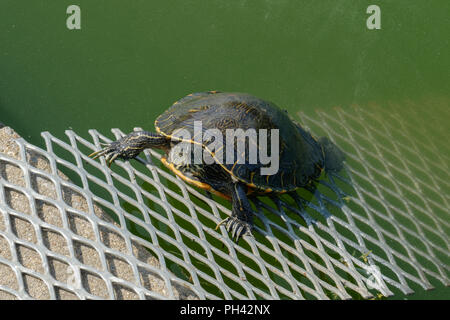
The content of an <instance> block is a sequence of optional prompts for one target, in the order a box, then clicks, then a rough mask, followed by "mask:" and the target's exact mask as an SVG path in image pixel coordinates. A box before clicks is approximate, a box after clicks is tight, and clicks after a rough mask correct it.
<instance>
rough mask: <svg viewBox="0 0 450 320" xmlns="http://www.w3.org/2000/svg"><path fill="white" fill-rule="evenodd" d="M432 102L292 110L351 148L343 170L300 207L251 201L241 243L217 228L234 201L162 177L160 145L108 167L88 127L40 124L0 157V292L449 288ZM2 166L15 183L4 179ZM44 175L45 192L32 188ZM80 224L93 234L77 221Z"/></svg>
mask: <svg viewBox="0 0 450 320" xmlns="http://www.w3.org/2000/svg"><path fill="white" fill-rule="evenodd" d="M437 105H438V106H437V107H436V108H439V112H430V113H429V114H425V115H422V114H421V115H420V117H419V116H418V115H414V114H410V113H408V116H409V117H410V118H411V119H406V118H405V115H404V114H401V113H400V112H397V111H395V108H389V109H387V108H385V109H383V108H380V107H376V106H370V107H367V108H365V109H362V108H354V109H348V110H343V109H335V110H333V111H331V112H327V113H324V112H316V113H313V114H306V113H299V117H300V119H302V121H303V124H304V125H305V126H306V127H309V128H310V129H311V130H312V132H314V133H315V134H316V135H327V136H329V137H330V138H331V139H332V140H333V141H334V142H336V143H337V145H339V146H340V147H341V148H342V149H343V150H344V151H345V152H346V154H347V164H346V167H345V169H344V170H343V171H342V172H341V173H340V174H339V175H329V176H328V177H326V178H324V179H322V180H321V182H320V184H319V187H318V188H317V190H316V191H315V193H314V195H313V194H311V193H310V192H309V191H307V190H301V191H300V192H299V194H300V196H301V197H302V198H303V199H304V200H305V201H304V203H305V205H304V206H303V208H302V207H298V206H297V205H296V204H295V203H294V202H293V201H292V199H290V198H288V197H285V196H283V197H281V202H280V203H278V204H279V205H280V206H279V207H277V204H276V203H274V202H272V201H271V200H270V199H268V198H260V199H259V200H255V201H254V209H255V212H256V215H257V217H256V219H255V224H256V231H255V232H254V237H249V236H246V237H244V238H243V239H242V240H240V242H239V244H236V243H234V242H232V241H231V240H230V238H229V236H228V234H227V232H226V231H225V229H224V227H221V228H220V229H219V230H217V231H215V230H214V227H215V226H216V224H217V223H218V222H219V221H221V220H222V219H224V218H225V217H226V216H227V215H229V214H230V210H229V208H230V205H229V204H228V203H227V202H226V201H222V200H219V199H217V198H215V197H214V198H212V197H210V196H208V195H206V194H204V193H203V192H202V191H199V190H197V189H195V188H193V187H191V186H188V185H186V184H185V183H184V182H183V181H181V180H180V179H178V178H177V177H175V176H174V175H173V174H172V173H169V172H167V170H166V169H165V168H164V167H163V166H162V165H161V164H160V162H159V160H158V159H159V158H160V155H159V154H158V153H157V152H154V151H146V152H145V153H143V154H141V158H140V160H138V161H131V162H121V161H116V164H115V165H113V166H112V168H111V169H109V168H108V167H107V166H106V164H105V162H104V159H101V160H100V162H99V161H98V160H97V161H94V160H91V159H89V158H88V157H87V156H86V155H87V154H89V153H90V152H92V151H93V150H97V149H99V148H100V145H99V143H100V142H109V141H110V139H108V138H107V137H105V136H103V135H102V134H100V133H98V132H97V131H95V130H91V131H90V132H89V133H90V136H91V137H90V138H83V137H81V136H79V135H77V134H76V133H75V132H73V131H66V135H67V138H64V139H58V138H56V137H54V136H52V135H51V134H50V133H48V132H44V133H42V136H43V138H44V140H45V145H46V150H42V149H40V148H38V147H36V146H33V145H31V144H28V143H27V142H25V141H24V140H23V139H19V140H17V144H18V154H19V155H20V156H19V157H18V159H14V158H12V157H11V156H9V155H5V154H2V153H0V173H1V179H0V248H4V249H3V251H1V250H0V275H3V276H2V278H3V280H0V293H2V292H3V294H5V295H7V296H9V297H11V298H20V299H22V298H25V299H27V298H50V299H55V298H81V299H85V298H88V299H97V298H111V299H120V298H135V299H167V298H169V299H173V298H194V299H195V298H200V299H204V298H206V299H260V298H263V299H350V298H361V297H362V298H371V297H373V296H376V295H377V294H379V293H381V294H383V295H384V296H389V295H392V294H395V293H399V292H402V293H412V292H413V290H416V289H417V288H423V289H431V288H432V287H433V284H439V283H443V284H444V285H446V286H448V285H449V283H450V281H449V271H450V270H449V265H450V264H449V242H448V234H449V223H448V216H449V212H448V210H449V205H448V203H449V201H450V200H449V189H450V186H449V182H448V181H449V179H448V178H449V174H448V172H449V171H448V163H449V146H448V143H447V142H446V141H448V140H447V139H441V140H439V139H433V137H436V138H439V137H443V136H444V137H445V135H446V134H447V131H448V130H447V129H446V128H445V127H444V125H443V126H442V127H439V124H440V123H442V120H439V119H440V117H441V116H443V117H444V118H447V119H448V116H449V114H448V111H446V110H448V108H446V106H442V103H441V104H439V103H437ZM439 105H440V107H439ZM439 114H441V116H439ZM407 120H408V121H407ZM410 120H411V121H410ZM113 133H114V135H115V137H116V138H117V137H119V136H121V135H122V134H123V133H122V132H120V131H119V130H117V129H114V130H113ZM447 138H448V137H447ZM111 139H112V137H111ZM39 162H42V163H43V166H41V167H40V166H39ZM42 163H41V164H42ZM6 167H10V169H11V168H12V169H13V170H16V171H17V170H18V172H19V173H21V175H22V176H23V180H21V181H13V179H11V178H8V176H7V174H6V172H7V171H6V169H5V168H6ZM61 172H62V173H64V175H67V176H68V177H69V178H70V181H69V180H68V179H66V178H65V176H64V175H63V174H61ZM39 179H40V180H41V182H44V185H46V186H47V189H48V190H50V191H51V192H47V193H46V192H44V191H45V190H43V189H42V188H40V187H38V184H37V183H36V181H37V180H39ZM48 190H47V191H48ZM14 199H16V200H17V199H22V201H24V202H25V203H26V205H25V208H22V207H20V206H19V207H18V206H17V205H15V204H14V201H13V200H14ZM43 206H48V207H50V208H51V210H50V212H53V213H54V214H55V215H56V216H59V219H60V220H59V223H55V222H54V221H53V220H52V219H50V218H49V217H48V216H47V217H46V216H45V215H44V214H43V213H42V212H43V209H42V208H43ZM107 215H109V216H111V217H112V218H113V220H114V221H112V220H111V219H108V218H107ZM301 216H303V218H302V217H301ZM76 219H78V220H79V221H81V222H80V223H81V224H85V227H86V228H85V229H88V230H90V231H89V232H83V231H82V230H85V229H83V228H79V227H78V228H77V227H76V224H75V223H74V220H76ZM52 221H53V222H52ZM20 223H21V224H24V225H26V227H25V229H22V230H28V231H27V232H20V230H21V229H20V228H19V227H18V224H20ZM27 228H28V229H27ZM49 233H52V234H54V235H57V237H60V238H62V239H63V241H62V242H63V243H64V246H62V247H61V248H63V249H61V248H60V249H58V247H55V246H52V244H51V243H52V241H51V239H50V238H49V235H48V234H49ZM55 237H56V236H55ZM113 238H114V239H116V240H114V241H113V240H112V239H113ZM49 239H50V240H49ZM2 243H3V245H2ZM83 248H84V249H83ZM83 250H84V251H83ZM88 251H90V253H91V254H90V255H89V254H83V253H86V252H88ZM90 256H94V257H96V258H95V259H94V260H95V261H93V260H92V259H91V260H89V259H90V258H87V257H90ZM27 257H28V258H27ZM27 259H28V260H30V259H31V260H33V259H34V260H35V261H38V262H37V263H34V264H30V263H29V262H27V261H28V260H27ZM55 261H56V262H57V263H58V265H59V267H58V266H57V264H56V262H55ZM120 264H121V265H122V269H121V268H120V267H119V265H120ZM36 265H37V266H38V267H36ZM119 269H121V270H127V272H118V270H119ZM58 270H59V271H58ZM67 270H70V272H68V271H67ZM5 275H9V276H7V277H6V276H5ZM6 278H7V279H6ZM33 283H37V284H35V285H33ZM96 284H97V285H96ZM98 286H99V287H101V288H103V289H102V290H96V288H97V287H98ZM33 288H38V289H34V291H33ZM39 288H40V289H39ZM62 292H63V293H64V294H63V293H62Z"/></svg>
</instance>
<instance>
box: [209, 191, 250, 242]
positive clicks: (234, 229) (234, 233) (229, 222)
mask: <svg viewBox="0 0 450 320" xmlns="http://www.w3.org/2000/svg"><path fill="white" fill-rule="evenodd" d="M246 188H247V187H246V186H245V185H244V184H243V183H241V182H235V183H232V184H231V187H230V189H231V190H230V194H231V201H232V214H231V217H228V218H226V219H224V220H223V221H221V222H220V223H219V224H218V225H217V227H216V230H217V229H218V228H219V227H220V226H221V225H222V224H225V228H226V229H227V231H228V232H231V238H232V239H233V240H235V241H236V242H237V241H239V239H240V238H241V237H242V236H243V235H245V234H246V233H247V232H249V233H250V232H251V230H252V229H253V212H252V207H251V205H250V202H249V201H248V198H247V192H246V190H247V189H246Z"/></svg>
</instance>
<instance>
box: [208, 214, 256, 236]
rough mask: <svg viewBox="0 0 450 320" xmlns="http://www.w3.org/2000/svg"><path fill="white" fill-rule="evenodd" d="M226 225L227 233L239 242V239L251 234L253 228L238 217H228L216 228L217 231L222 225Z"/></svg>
mask: <svg viewBox="0 0 450 320" xmlns="http://www.w3.org/2000/svg"><path fill="white" fill-rule="evenodd" d="M222 224H225V228H226V230H227V232H230V233H231V239H232V240H234V241H236V242H239V239H240V238H241V237H242V236H244V235H245V234H247V233H251V230H252V226H251V225H250V224H249V223H248V222H245V221H242V220H240V219H238V218H236V217H233V216H231V217H228V218H226V219H224V220H222V221H221V222H219V223H218V224H217V226H216V230H217V229H218V228H219V227H220V226H221V225H222Z"/></svg>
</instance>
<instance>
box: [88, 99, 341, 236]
mask: <svg viewBox="0 0 450 320" xmlns="http://www.w3.org/2000/svg"><path fill="white" fill-rule="evenodd" d="M199 123H201V131H200V132H201V133H206V131H207V130H209V129H216V130H218V131H219V132H220V133H222V137H223V140H222V145H223V149H222V150H225V149H227V143H228V145H229V144H230V140H227V139H226V135H227V132H228V131H230V129H231V131H233V132H236V130H238V129H242V130H243V131H247V130H248V129H255V131H256V132H260V131H259V130H260V129H267V132H269V134H268V135H267V142H266V144H264V148H266V149H267V150H271V144H272V142H271V141H272V140H271V136H270V132H271V129H277V130H278V140H276V141H275V143H277V144H278V161H279V166H278V170H277V171H276V173H274V174H270V175H264V174H261V168H263V167H265V166H266V165H267V164H263V163H262V162H261V161H256V162H255V161H253V162H252V161H249V152H246V153H245V154H243V156H242V158H241V159H244V160H245V161H240V162H239V161H236V159H238V156H239V154H238V148H236V145H237V144H232V147H233V149H232V151H233V153H234V158H233V159H235V161H233V162H231V163H228V162H226V161H218V158H217V154H218V152H217V151H218V150H211V149H210V148H209V146H210V144H209V143H210V142H211V140H208V139H206V140H205V139H204V140H198V139H196V134H197V135H198V131H196V130H195V126H196V125H198V124H199ZM155 129H156V133H154V132H147V131H136V132H132V133H130V134H128V135H126V136H125V137H123V138H121V139H119V140H117V141H114V142H112V143H111V144H109V145H107V146H106V147H105V148H104V149H102V150H100V151H97V152H94V153H93V154H92V155H91V156H93V157H94V158H96V157H99V156H106V160H107V162H109V164H111V163H112V162H113V161H114V160H115V159H116V158H121V159H125V160H128V159H132V158H134V157H136V156H137V155H138V154H139V153H140V152H141V151H142V150H144V149H146V148H159V149H163V150H164V151H165V152H166V156H165V157H163V158H162V161H163V163H164V164H165V165H166V166H167V167H168V168H170V169H171V170H172V171H173V172H175V173H176V174H177V175H178V176H180V177H181V178H182V179H184V180H185V181H187V182H189V183H192V184H194V185H196V186H198V187H200V188H203V189H206V190H208V191H211V192H213V193H215V194H218V195H220V196H223V197H225V198H228V199H230V200H231V202H232V215H231V217H228V218H227V219H225V220H224V221H222V222H221V223H220V224H222V223H224V224H225V227H226V229H227V231H229V232H231V233H232V237H233V238H234V239H236V240H238V239H239V238H240V237H241V236H242V235H244V234H245V233H247V232H249V231H251V229H252V227H253V213H252V209H251V205H250V203H249V201H248V195H250V194H251V195H252V196H258V195H264V194H277V193H285V192H288V193H289V194H290V195H292V196H293V197H296V196H297V194H296V192H295V190H296V189H297V188H301V187H305V186H307V185H309V184H310V183H311V182H313V181H315V180H316V179H318V178H319V176H320V175H321V172H322V170H324V169H325V170H327V171H329V170H334V171H338V170H340V169H341V168H342V162H343V160H344V155H343V153H342V151H340V150H339V148H338V147H336V146H335V145H334V144H333V143H332V142H331V141H330V140H328V139H327V138H325V137H322V138H320V139H316V138H315V137H313V136H312V135H311V134H310V133H309V132H308V131H306V130H304V129H303V128H302V127H301V126H300V125H299V124H298V123H296V122H295V121H293V120H292V119H291V118H290V117H289V115H288V114H287V112H286V111H283V110H281V109H279V108H278V107H277V106H276V105H274V104H273V103H271V102H267V101H264V100H262V99H259V98H257V97H254V96H252V95H250V94H245V93H224V92H218V91H209V92H201V93H194V94H190V95H188V96H186V97H184V98H182V99H180V100H178V101H177V102H175V103H174V104H173V105H172V106H171V107H170V108H169V109H168V110H166V111H165V112H164V113H163V114H162V115H160V116H159V117H158V118H157V119H156V121H155ZM181 129H184V130H185V132H187V133H189V135H188V136H189V137H190V138H185V136H182V137H181V136H179V135H178V133H179V132H180V130H181ZM238 139H239V138H238ZM243 139H245V149H244V150H246V151H248V150H249V147H250V145H251V144H253V146H254V147H256V149H257V150H258V151H259V149H260V148H261V147H262V145H263V144H262V143H260V141H261V140H259V139H253V140H252V139H251V137H248V136H246V137H243ZM213 140H214V139H213ZM198 141H200V142H198ZM186 144H188V145H192V146H193V145H197V146H200V147H201V148H202V149H203V151H205V150H206V152H208V154H210V155H211V158H213V159H214V161H213V162H206V161H204V162H200V163H198V162H196V163H193V161H192V158H189V161H188V160H187V158H184V157H182V156H180V153H179V152H178V151H176V150H177V149H179V147H181V146H183V145H186ZM271 156H273V155H271ZM220 160H225V157H224V158H223V159H220ZM258 160H259V158H258ZM220 224H219V225H220Z"/></svg>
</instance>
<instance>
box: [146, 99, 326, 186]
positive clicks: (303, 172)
mask: <svg viewBox="0 0 450 320" xmlns="http://www.w3.org/2000/svg"><path fill="white" fill-rule="evenodd" d="M195 121H201V123H202V130H203V132H205V131H206V130H207V129H219V130H220V131H221V132H222V133H223V136H224V137H225V133H226V130H227V129H242V130H247V129H250V128H253V129H255V130H256V132H259V131H258V130H259V129H269V130H268V133H269V134H268V138H267V140H268V143H267V150H269V154H270V150H271V144H270V141H271V139H270V129H279V141H278V143H279V170H278V172H277V173H275V174H272V175H262V174H261V170H260V169H261V168H262V167H267V166H269V165H270V164H263V163H261V162H260V161H259V156H258V162H257V163H256V164H249V163H248V162H249V161H248V157H249V153H248V152H246V154H245V160H246V161H245V163H237V162H236V161H235V162H233V163H226V162H225V161H223V163H221V166H222V167H223V168H224V169H225V170H226V171H227V172H228V173H229V174H231V175H232V176H233V177H234V178H236V179H237V180H240V181H242V182H244V183H246V184H247V185H249V186H250V187H253V188H257V189H260V190H264V191H276V192H285V191H290V190H295V189H297V188H299V187H303V186H305V185H306V184H307V183H309V181H310V180H311V179H315V178H317V177H318V176H319V175H320V173H321V171H322V168H323V166H324V154H323V150H322V147H321V145H320V144H319V143H318V142H317V141H316V139H315V138H313V137H312V136H311V134H310V133H309V132H308V131H306V130H304V129H303V128H302V127H301V126H300V125H299V124H297V123H295V122H294V121H292V120H291V118H290V117H289V115H288V114H287V112H286V111H283V110H281V109H279V108H278V107H277V106H276V105H275V104H273V103H271V102H268V101H264V100H262V99H260V98H257V97H255V96H252V95H250V94H246V93H224V92H217V91H210V92H202V93H194V94H190V95H188V96H186V97H184V98H182V99H180V100H178V101H176V102H175V103H174V104H173V105H172V106H171V107H170V108H169V109H168V110H166V111H165V112H164V113H163V114H161V115H160V116H159V117H158V118H157V119H156V121H155V128H156V130H157V132H158V133H160V134H162V135H165V136H167V137H168V138H172V137H173V135H174V132H176V130H179V129H187V130H188V131H189V132H190V133H191V137H194V122H195ZM189 142H191V143H197V142H196V140H195V139H194V138H192V139H191V140H190V141H189ZM253 142H254V143H256V144H257V141H252V139H249V140H247V142H246V143H247V145H246V148H245V150H248V149H247V147H248V143H253ZM201 145H202V147H203V148H204V149H207V150H208V151H210V150H209V149H208V147H207V146H208V144H207V143H205V142H203V143H201ZM223 145H224V147H223V148H224V149H225V148H226V141H225V138H224V141H223ZM234 146H235V150H234V153H235V157H234V159H237V156H238V154H237V152H238V150H237V148H236V143H235V144H234ZM258 147H259V146H258ZM210 153H211V155H212V156H213V158H214V159H216V158H215V153H214V151H211V152H210ZM224 154H225V153H224ZM216 160H218V159H216Z"/></svg>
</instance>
